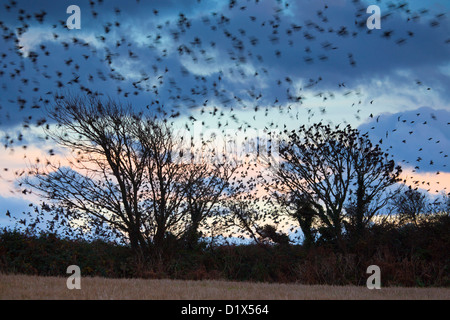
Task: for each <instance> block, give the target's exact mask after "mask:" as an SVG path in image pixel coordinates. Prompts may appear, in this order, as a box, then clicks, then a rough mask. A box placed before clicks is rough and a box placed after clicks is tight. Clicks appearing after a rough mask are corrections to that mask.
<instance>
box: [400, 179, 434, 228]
mask: <svg viewBox="0 0 450 320" xmlns="http://www.w3.org/2000/svg"><path fill="white" fill-rule="evenodd" d="M392 204H393V209H394V211H395V212H396V213H397V215H398V217H399V219H400V223H414V225H416V226H417V223H418V221H419V220H420V218H421V216H424V215H426V214H427V213H428V214H429V213H431V212H432V210H433V208H432V204H431V203H430V201H429V198H428V196H427V194H425V193H423V192H420V191H418V190H415V189H413V188H411V187H406V186H405V187H404V188H403V191H402V192H401V193H399V194H397V195H396V197H394V198H393V199H392Z"/></svg>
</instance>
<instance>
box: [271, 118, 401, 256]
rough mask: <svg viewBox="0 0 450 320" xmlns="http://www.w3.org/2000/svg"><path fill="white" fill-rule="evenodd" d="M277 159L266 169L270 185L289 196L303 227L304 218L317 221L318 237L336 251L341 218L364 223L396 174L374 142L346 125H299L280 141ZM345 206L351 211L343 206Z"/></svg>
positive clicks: (380, 204)
mask: <svg viewBox="0 0 450 320" xmlns="http://www.w3.org/2000/svg"><path fill="white" fill-rule="evenodd" d="M280 157H281V163H280V165H279V166H276V167H273V168H272V170H271V171H272V174H273V177H274V181H275V182H274V183H273V184H272V189H273V190H277V191H278V192H280V191H281V192H287V193H288V194H289V195H290V197H289V199H286V198H285V199H286V200H289V201H288V202H289V204H290V205H295V204H297V207H298V210H297V214H298V217H301V218H300V220H299V222H302V223H303V225H304V227H305V230H306V231H307V229H308V228H310V225H309V221H310V219H312V218H315V219H317V222H318V223H319V224H320V227H321V230H322V232H321V233H322V236H325V235H326V234H327V235H329V236H330V237H331V238H332V239H333V240H334V241H336V242H337V244H338V245H339V247H340V248H341V249H344V247H345V244H344V242H343V227H344V221H345V218H346V216H347V215H350V223H351V225H353V224H355V225H358V228H360V227H364V226H365V225H366V224H367V223H368V221H370V219H371V218H372V217H373V216H374V214H375V213H376V212H377V211H378V210H380V209H381V208H382V207H383V206H384V205H386V204H387V200H386V199H388V198H389V196H385V195H383V196H381V193H383V192H384V191H385V190H386V188H387V187H388V186H390V185H392V184H394V183H395V182H396V181H397V180H396V178H397V177H398V175H399V172H400V168H399V167H397V168H394V163H393V161H388V160H387V159H386V155H385V154H383V153H382V152H381V151H380V149H379V147H378V146H375V147H373V146H372V145H371V144H370V141H369V139H368V137H367V136H366V135H361V134H360V133H359V132H358V130H356V129H352V128H351V127H350V126H346V127H345V128H344V129H339V126H336V127H335V128H332V127H331V126H330V125H323V124H321V123H318V124H315V125H312V126H311V127H305V126H302V127H300V129H299V130H297V131H295V130H293V131H291V132H290V134H289V135H288V137H287V139H286V140H285V141H283V142H282V143H281V145H280ZM355 194H356V200H355V199H354V195H355ZM350 207H351V208H354V209H355V211H354V212H355V213H353V212H350V210H346V209H349V208H350ZM353 217H354V218H353ZM308 225H309V226H308ZM308 232H310V231H307V233H308Z"/></svg>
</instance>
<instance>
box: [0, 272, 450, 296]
mask: <svg viewBox="0 0 450 320" xmlns="http://www.w3.org/2000/svg"><path fill="white" fill-rule="evenodd" d="M66 280H67V278H64V277H38V276H26V275H5V274H0V299H1V300H5V299H12V300H16V299H20V300H23V299H50V300H55V299H69V300H70V299H84V300H86V299H87V300H103V299H117V300H126V299H133V300H141V299H144V300H166V299H173V300H185V299H187V300H240V299H243V300H280V299H281V300H285V299H289V300H290V299H293V300H303V299H306V300H316V299H321V300H323V299H336V300H341V299H342V300H360V299H364V300H372V299H373V300H380V299H386V300H401V299H411V300H425V299H434V300H443V299H445V300H450V288H404V287H403V288H401V287H387V288H383V287H382V288H381V289H380V290H369V289H367V288H366V287H356V286H341V287H340V286H319V285H301V284H273V283H271V284H269V283H252V282H231V281H182V280H164V279H163V280H147V279H106V278H99V277H84V278H81V289H80V290H76V289H74V290H69V289H67V286H66Z"/></svg>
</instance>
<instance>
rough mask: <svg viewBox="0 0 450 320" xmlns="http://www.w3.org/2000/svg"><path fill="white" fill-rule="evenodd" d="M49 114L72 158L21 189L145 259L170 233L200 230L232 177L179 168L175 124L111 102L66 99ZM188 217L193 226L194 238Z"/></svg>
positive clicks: (35, 173) (51, 165)
mask: <svg viewBox="0 0 450 320" xmlns="http://www.w3.org/2000/svg"><path fill="white" fill-rule="evenodd" d="M48 112H49V116H50V117H51V119H52V120H53V121H54V122H56V128H55V129H51V130H49V131H48V134H49V136H51V137H52V138H53V139H54V140H55V142H56V143H57V144H58V145H60V146H62V147H66V148H69V150H71V151H72V156H73V158H72V159H71V160H70V161H69V162H68V163H67V164H65V165H64V164H61V163H60V162H57V163H55V161H48V162H47V164H46V165H44V166H42V165H35V166H33V167H32V168H30V171H29V174H28V175H27V177H26V178H24V179H23V181H22V183H25V184H26V185H28V186H31V187H32V188H33V189H34V190H37V191H38V192H39V193H40V194H41V196H42V197H43V199H45V200H51V201H52V202H53V203H57V204H59V208H63V209H65V210H63V212H64V214H65V215H66V217H67V219H68V220H71V221H73V220H75V219H76V220H77V221H78V225H79V226H82V227H86V228H91V229H92V228H94V227H96V226H99V225H105V226H108V227H110V228H112V229H113V230H116V231H118V232H119V234H120V235H122V236H123V237H124V238H125V239H126V240H127V241H129V243H130V245H131V247H132V248H133V249H134V250H135V251H136V252H138V253H141V254H147V253H148V252H150V250H151V249H152V248H156V249H157V250H158V251H161V249H162V247H163V244H164V241H165V238H166V236H167V235H168V234H169V233H171V234H173V235H175V236H177V237H182V236H183V234H186V233H189V232H192V230H193V228H198V225H199V223H200V222H201V221H202V220H203V219H204V218H205V217H206V216H207V215H208V214H209V213H210V212H211V210H212V209H211V208H212V206H213V204H214V202H215V201H216V200H217V199H218V198H219V196H220V194H221V192H222V191H223V190H224V188H225V186H226V180H227V179H228V178H229V177H230V174H231V172H232V171H230V170H225V171H222V172H220V170H219V169H218V168H215V169H211V170H210V169H208V170H207V169H206V168H205V167H203V171H198V170H199V166H192V165H191V164H189V163H183V162H182V161H178V160H180V156H179V155H180V153H181V152H182V150H183V149H182V147H181V145H180V141H181V140H180V139H178V138H177V137H176V136H175V135H174V133H173V130H172V129H171V128H170V126H169V124H167V123H166V122H165V121H162V120H159V119H157V118H156V117H149V116H144V115H142V114H139V113H138V114H137V113H135V112H133V111H132V109H131V107H130V106H123V105H121V104H120V103H116V102H114V101H112V100H109V101H106V102H103V101H101V100H100V99H99V98H96V97H93V96H86V97H64V98H62V97H60V98H58V99H56V105H55V108H54V109H52V110H49V111H48ZM206 193H208V197H209V198H208V197H207V196H206ZM194 194H195V195H196V196H194ZM200 198H202V200H201V201H200ZM196 200H198V202H195V201H196ZM187 214H191V219H192V221H193V224H192V225H193V226H191V228H190V230H189V231H188V232H187V231H186V230H185V229H184V225H183V222H184V221H186V215H187ZM194 225H195V227H194Z"/></svg>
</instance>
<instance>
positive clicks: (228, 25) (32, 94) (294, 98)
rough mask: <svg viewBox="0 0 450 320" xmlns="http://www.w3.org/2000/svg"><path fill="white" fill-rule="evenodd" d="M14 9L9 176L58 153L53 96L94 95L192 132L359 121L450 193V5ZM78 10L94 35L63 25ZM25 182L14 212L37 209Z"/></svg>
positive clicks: (6, 126)
mask: <svg viewBox="0 0 450 320" xmlns="http://www.w3.org/2000/svg"><path fill="white" fill-rule="evenodd" d="M0 3H1V5H0V20H1V21H2V25H1V27H2V30H1V31H0V32H1V33H2V34H1V35H2V37H0V55H1V63H0V71H1V76H0V82H1V84H0V107H1V109H0V131H1V132H2V137H5V136H9V139H5V138H4V139H3V140H2V142H3V143H7V142H8V140H11V139H13V140H14V142H13V143H12V144H11V145H10V147H12V148H14V152H13V153H12V151H11V149H10V148H8V149H3V150H4V151H2V152H4V154H3V156H2V158H1V161H2V162H3V163H0V169H1V170H4V168H11V167H14V168H16V169H18V168H20V167H21V166H22V167H23V166H24V155H25V154H26V152H28V158H27V159H30V158H31V157H34V156H35V154H37V153H39V151H42V152H43V153H45V152H46V151H48V150H49V149H51V148H52V145H51V143H50V142H49V141H47V140H45V139H43V136H44V135H43V133H42V132H41V131H40V129H41V128H42V126H43V125H44V124H45V122H44V118H43V117H44V109H45V107H51V101H52V95H53V94H55V93H63V94H64V93H67V92H75V93H76V92H80V90H82V89H83V88H84V89H86V88H87V89H89V90H91V91H94V92H95V91H98V92H99V93H100V94H102V95H104V96H110V97H112V98H114V99H118V100H121V101H123V102H125V103H131V104H132V105H133V106H134V107H135V108H136V109H140V110H147V107H148V109H150V110H152V111H154V112H156V110H157V108H158V107H159V108H160V109H161V110H162V111H163V112H166V113H167V116H169V117H170V116H172V117H171V118H170V119H172V121H174V126H180V127H183V126H184V125H185V123H188V125H190V126H191V125H193V123H192V121H190V120H189V116H191V115H192V116H193V117H194V118H195V119H196V120H197V121H202V122H204V124H203V126H204V128H205V130H207V129H217V128H219V127H220V128H224V127H225V126H226V128H230V129H231V130H238V128H240V127H241V126H242V125H243V124H244V127H245V125H248V126H251V127H252V128H257V129H264V128H272V129H274V128H277V126H278V128H282V127H283V126H285V125H286V126H287V127H289V128H296V127H298V126H300V125H301V124H305V123H308V122H309V123H312V122H318V121H324V122H331V123H334V124H337V123H350V124H352V125H353V126H357V127H360V128H361V130H365V131H369V132H370V133H371V135H372V137H373V139H374V140H375V139H376V141H378V140H380V139H383V146H386V148H387V149H388V150H389V152H390V153H391V154H392V155H393V156H394V158H395V159H396V160H397V161H399V162H402V164H403V165H404V166H405V168H409V169H410V170H411V172H409V171H408V173H411V174H414V175H415V176H416V177H417V176H420V177H421V178H422V177H425V176H427V177H431V175H433V179H434V180H436V179H437V180H439V179H441V180H442V183H441V184H440V186H436V187H442V188H441V189H442V190H443V188H444V185H448V184H449V181H450V170H449V168H448V166H447V163H448V157H446V155H447V154H448V151H447V150H449V148H448V147H449V146H450V137H449V132H450V131H449V125H448V123H449V122H450V103H449V101H450V90H449V89H450V21H449V16H448V13H449V12H450V10H449V9H450V2H449V1H447V0H433V1H419V0H415V1H412V0H411V1H390V2H388V1H377V0H373V1H350V0H330V1H317V0H304V1H276V0H263V1H255V0H252V1H250V0H241V1H219V0H214V1H197V0H195V1H194V0H191V1H186V0H183V1H181V0H180V1H175V0H169V1H167V0H166V1H100V2H99V1H94V2H91V1H72V0H71V1H56V2H55V1H17V4H16V5H15V6H12V5H11V2H10V1H1V2H0ZM389 3H393V4H394V5H389ZM72 4H76V5H78V6H79V7H80V9H81V29H80V30H65V29H64V28H63V27H62V25H64V24H65V21H66V19H67V18H68V17H69V14H67V13H66V8H67V7H68V6H69V5H72ZM371 4H376V5H379V6H380V8H381V14H382V17H383V19H382V22H381V29H380V30H371V31H369V30H368V29H367V27H366V25H365V21H366V20H367V18H368V17H369V16H370V14H367V13H366V9H367V7H368V6H369V5H371ZM325 5H326V7H325ZM21 9H22V10H23V11H21ZM42 12H45V15H44V19H43V21H39V16H40V14H41V13H42ZM28 14H29V17H27V15H28ZM36 14H37V15H36ZM23 23H26V24H27V28H26V31H25V32H24V33H22V34H20V35H19V32H20V29H18V28H21V27H23ZM11 32H13V33H14V34H15V36H16V37H17V40H18V42H17V43H14V41H13V40H14V39H12V38H11V39H8V38H9V36H8V35H9V34H10V33H11ZM56 37H57V38H56ZM16 44H17V45H18V46H20V48H19V52H20V53H21V56H20V55H18V54H17V47H16ZM31 52H35V53H37V54H38V56H37V58H36V61H35V62H33V54H31V55H30V53H31ZM46 52H47V53H46ZM46 100H49V103H48V104H47V103H46ZM255 110H257V111H255ZM418 113H420V115H417V114H418ZM399 117H401V118H400V119H401V120H400V121H399V120H398V119H399ZM236 119H238V121H235V120H236ZM45 120H47V119H45ZM403 120H406V121H405V122H403ZM411 121H414V122H413V123H411ZM424 122H426V123H425V124H424ZM24 125H25V127H24ZM392 130H395V131H392ZM411 131H412V133H410V132H411ZM239 132H240V133H242V131H239ZM386 132H389V133H388V134H387V136H386ZM242 134H245V133H242ZM19 137H20V139H19ZM430 137H432V138H433V140H429V138H430ZM404 141H406V142H404ZM436 141H439V143H436ZM23 145H27V149H26V150H25V151H24V149H23V148H22V146H23ZM420 148H422V151H419V149H420ZM441 151H442V152H441ZM30 153H31V154H32V155H33V156H30ZM423 153H426V155H425V156H422V154H423ZM419 157H421V158H422V159H425V160H421V161H419V162H420V163H418V162H417V159H418V158H419ZM403 160H404V161H403ZM431 161H432V163H433V164H432V165H431V164H430V162H431ZM417 166H418V167H419V168H415V167H417ZM413 170H414V171H413ZM437 171H439V172H440V176H439V177H437V178H436V175H435V174H436V172H437ZM12 172H13V170H8V171H2V173H1V175H2V182H1V186H2V188H3V190H2V192H0V196H1V198H0V206H1V210H0V211H6V209H7V208H11V209H12V210H13V211H14V210H16V211H20V210H22V209H21V208H20V207H21V204H20V203H23V206H24V207H26V206H27V205H28V202H29V201H36V199H35V198H33V199H31V198H30V199H24V196H23V195H21V194H20V193H19V194H12V193H11V192H10V190H12V189H13V187H12V186H11V182H10V181H11V179H12V178H13V177H12V176H11V174H12ZM430 179H431V178H430ZM447 192H448V190H447ZM2 214H3V212H0V219H4V216H2ZM3 222H4V220H0V224H2V223H3Z"/></svg>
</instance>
